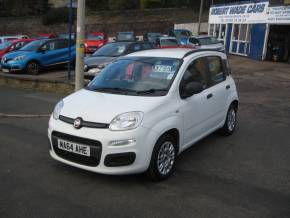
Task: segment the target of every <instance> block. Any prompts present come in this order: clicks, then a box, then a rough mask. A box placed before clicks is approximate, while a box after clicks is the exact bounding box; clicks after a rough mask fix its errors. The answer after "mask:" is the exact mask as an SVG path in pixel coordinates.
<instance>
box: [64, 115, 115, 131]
mask: <svg viewBox="0 0 290 218" xmlns="http://www.w3.org/2000/svg"><path fill="white" fill-rule="evenodd" d="M59 120H61V121H63V122H65V123H69V124H72V125H73V124H74V121H75V119H72V118H70V117H65V116H62V115H60V116H59ZM109 126H110V124H107V123H94V122H89V121H85V120H83V121H82V127H87V128H96V129H108V128H109Z"/></svg>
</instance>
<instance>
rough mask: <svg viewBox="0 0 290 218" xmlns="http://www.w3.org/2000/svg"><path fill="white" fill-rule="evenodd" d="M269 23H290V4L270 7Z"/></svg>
mask: <svg viewBox="0 0 290 218" xmlns="http://www.w3.org/2000/svg"><path fill="white" fill-rule="evenodd" d="M267 14H268V15H267V20H268V21H267V23H277V24H290V6H279V7H269V8H268V13H267Z"/></svg>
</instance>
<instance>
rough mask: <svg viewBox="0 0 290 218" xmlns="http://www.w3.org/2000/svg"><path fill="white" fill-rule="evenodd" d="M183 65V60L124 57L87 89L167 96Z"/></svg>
mask: <svg viewBox="0 0 290 218" xmlns="http://www.w3.org/2000/svg"><path fill="white" fill-rule="evenodd" d="M180 64H181V60H179V59H174V58H157V57H125V58H121V59H119V60H117V61H115V62H113V63H112V64H110V65H108V66H107V67H106V68H105V69H103V70H102V71H101V73H100V74H99V75H98V76H96V77H95V79H94V80H93V81H92V82H91V83H89V85H88V87H87V89H88V90H91V91H97V92H105V93H117V94H123V95H141V96H164V95H166V94H167V92H168V91H169V89H170V86H171V84H172V82H173V80H174V78H175V76H176V74H177V72H178V69H179V66H180Z"/></svg>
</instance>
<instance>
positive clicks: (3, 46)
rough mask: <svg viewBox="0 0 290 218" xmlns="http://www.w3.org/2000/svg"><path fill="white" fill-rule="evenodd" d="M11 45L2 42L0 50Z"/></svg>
mask: <svg viewBox="0 0 290 218" xmlns="http://www.w3.org/2000/svg"><path fill="white" fill-rule="evenodd" d="M11 44H12V43H11V42H9V41H7V42H3V43H1V44H0V50H4V49H6V48H8V47H9V46H10V45H11Z"/></svg>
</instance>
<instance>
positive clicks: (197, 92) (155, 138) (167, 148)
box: [48, 49, 238, 180]
mask: <svg viewBox="0 0 290 218" xmlns="http://www.w3.org/2000/svg"><path fill="white" fill-rule="evenodd" d="M237 110H238V95H237V90H236V86H235V82H234V80H233V78H232V77H231V75H230V69H229V67H228V61H227V56H226V55H225V54H224V53H221V52H215V51H199V50H196V51H194V50H192V49H155V50H148V51H140V52H136V53H133V54H130V55H127V56H125V57H122V58H119V59H118V60H117V61H115V62H114V63H112V64H110V65H108V66H107V67H105V68H104V69H103V70H102V72H101V73H100V74H99V75H98V76H97V77H95V79H94V80H93V81H92V82H91V83H90V84H89V85H88V86H87V87H86V88H85V89H82V90H80V91H78V92H76V93H74V94H72V95H70V96H68V97H66V98H64V99H63V100H61V101H60V102H59V103H58V104H57V105H56V107H55V109H54V111H53V114H52V115H51V117H50V121H49V126H48V137H49V141H50V155H51V156H52V158H54V159H56V160H58V161H60V162H63V163H65V164H68V165H71V166H74V167H78V168H81V169H84V170H88V171H92V172H96V173H103V174H115V175H116V174H118V175H120V174H121V175H122V174H132V173H142V172H145V171H146V172H147V173H148V175H150V177H151V178H153V179H156V180H163V179H166V178H167V177H169V176H170V175H171V174H172V173H173V170H174V166H175V163H176V157H177V155H178V154H180V153H181V152H182V151H184V150H185V149H187V148H189V147H190V146H191V145H192V144H193V143H195V142H197V141H198V140H200V139H202V138H204V137H206V136H207V135H209V134H210V133H212V132H214V131H217V130H219V131H220V132H221V133H222V134H224V135H231V134H232V133H233V132H234V131H235V127H236V123H237ZM193 111H194V113H192V112H193Z"/></svg>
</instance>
